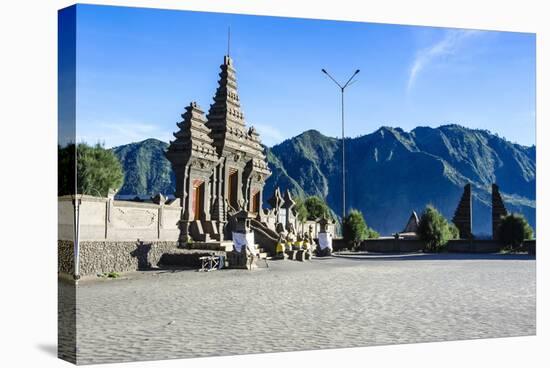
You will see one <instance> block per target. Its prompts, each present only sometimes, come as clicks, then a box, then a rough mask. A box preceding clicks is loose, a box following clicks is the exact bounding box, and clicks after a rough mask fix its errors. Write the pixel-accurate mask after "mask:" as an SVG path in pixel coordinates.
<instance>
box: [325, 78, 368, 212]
mask: <svg viewBox="0 0 550 368" xmlns="http://www.w3.org/2000/svg"><path fill="white" fill-rule="evenodd" d="M321 71H322V72H323V73H325V74H326V75H327V76H328V77H329V78H330V79H331V80H332V81H333V82H334V83H336V85H337V86H338V88H340V93H341V96H342V102H341V103H342V221H344V218H345V217H346V150H345V146H344V139H345V138H344V92H345V90H346V87H348V86H350V85H352V84H353V83H354V82H355V80H353V78H354V77H355V76H356V75H357V74H359V69H357V70H356V71H355V72H354V73H353V74H352V76H351V77H350V78H349V79H348V81H347V82H346V83H344V85H342V84H340V83H338V81H336V79H334V78H333V77H332V75H330V74H329V73H328V72H327V71H326V70H325V69H321ZM352 80H353V81H352Z"/></svg>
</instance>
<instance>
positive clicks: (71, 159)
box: [57, 143, 76, 196]
mask: <svg viewBox="0 0 550 368" xmlns="http://www.w3.org/2000/svg"><path fill="white" fill-rule="evenodd" d="M75 149H76V147H75V145H74V143H72V144H68V145H66V146H65V147H61V146H60V145H58V146H57V195H58V196H63V195H71V194H74V193H75V190H76V188H75V171H76V154H75V152H76V151H75Z"/></svg>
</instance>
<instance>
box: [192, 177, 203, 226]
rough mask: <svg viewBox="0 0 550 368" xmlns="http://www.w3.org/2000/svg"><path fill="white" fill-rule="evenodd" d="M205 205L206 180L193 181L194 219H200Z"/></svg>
mask: <svg viewBox="0 0 550 368" xmlns="http://www.w3.org/2000/svg"><path fill="white" fill-rule="evenodd" d="M203 206H204V182H202V181H199V180H196V181H195V182H194V183H193V220H195V221H197V220H200V216H201V208H203Z"/></svg>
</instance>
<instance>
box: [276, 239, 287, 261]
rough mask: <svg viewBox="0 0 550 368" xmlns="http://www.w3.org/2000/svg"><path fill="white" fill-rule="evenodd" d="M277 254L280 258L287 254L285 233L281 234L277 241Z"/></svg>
mask: <svg viewBox="0 0 550 368" xmlns="http://www.w3.org/2000/svg"><path fill="white" fill-rule="evenodd" d="M275 253H277V256H279V257H280V256H281V255H283V254H284V253H285V238H284V234H283V233H279V239H278V240H277V247H276V249H275Z"/></svg>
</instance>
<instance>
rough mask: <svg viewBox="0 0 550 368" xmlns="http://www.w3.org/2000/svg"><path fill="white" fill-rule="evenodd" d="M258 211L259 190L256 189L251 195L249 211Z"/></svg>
mask: <svg viewBox="0 0 550 368" xmlns="http://www.w3.org/2000/svg"><path fill="white" fill-rule="evenodd" d="M259 211H260V191H257V192H256V193H254V194H253V195H252V202H251V204H250V212H252V213H258V212H259Z"/></svg>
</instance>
